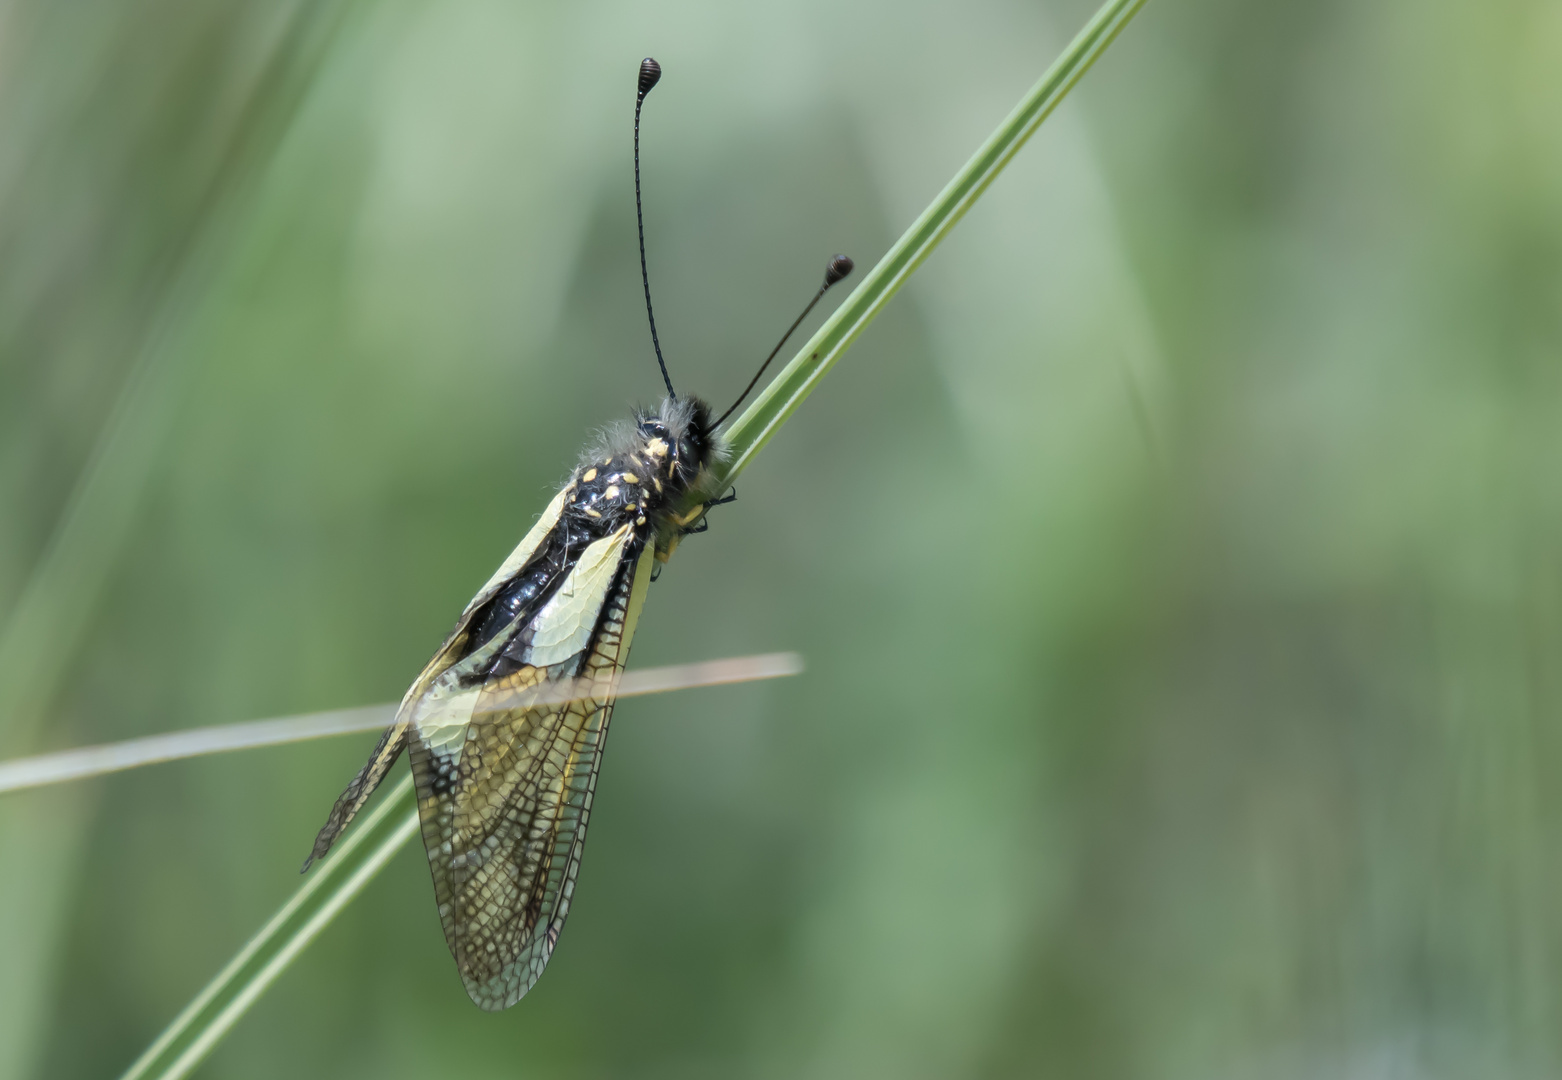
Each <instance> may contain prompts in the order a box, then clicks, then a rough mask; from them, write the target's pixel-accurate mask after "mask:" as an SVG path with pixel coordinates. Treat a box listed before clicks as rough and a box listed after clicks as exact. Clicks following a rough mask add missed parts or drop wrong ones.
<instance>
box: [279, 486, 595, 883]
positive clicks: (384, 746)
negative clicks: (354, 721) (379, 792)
mask: <svg viewBox="0 0 1562 1080" xmlns="http://www.w3.org/2000/svg"><path fill="white" fill-rule="evenodd" d="M572 490H573V485H566V486H565V488H564V490H562V491H560V492H559V493H558V494H557V495H555V496H554V497H553V501H552V502H550V503H549V504H548V505H547V507H546V508H545V509H544V510H543V512H542V516H541V517H539V518H538V519H537V521H536V523H535V524H534V525H533V526H532V527H531V529H530V531H528V532H527V534H526V535H525V536H524V537H522V538H521V542H520V543H519V544H517V545H516V546H515V550H514V551H512V552H510V555H509V557H508V558H506V559H505V560H504V562H503V564H501V565H500V567H499V569H498V570H496V571H494V574H493V576H492V577H490V578H489V579H488V582H487V584H485V585H484V586H483V587H482V588H481V589H479V590H478V593H477V595H476V596H474V597H473V598H472V602H471V603H469V604H467V606H466V610H465V611H463V612H462V613H461V618H460V619H459V620H458V621H457V622H456V628H455V629H454V630H452V631H451V632H450V636H449V637H447V638H446V639H445V643H444V644H443V645H441V646H440V648H439V651H438V652H437V653H435V654H434V658H433V659H432V660H430V661H429V662H428V664H427V665H426V666H425V667H424V668H423V671H422V673H421V674H419V675H418V677H417V679H416V680H415V681H414V682H413V684H412V686H411V687H409V688H408V690H407V693H406V695H405V696H404V697H403V698H402V699H401V707H400V708H399V709H398V710H397V713H396V722H395V723H393V724H392V725H391V726H390V727H388V728H386V729H385V734H384V735H382V736H380V741H379V743H378V745H376V746H375V748H374V751H373V753H371V754H370V755H369V760H368V762H367V763H366V764H365V765H364V767H363V768H361V769H359V770H358V775H356V776H354V777H353V778H352V780H351V782H350V783H348V785H347V790H345V791H343V792H342V794H341V796H340V797H339V798H338V799H337V800H336V804H335V805H334V806H332V807H331V813H330V814H329V815H327V817H326V820H325V825H324V826H323V827H322V828H321V829H320V833H319V835H317V836H316V837H315V843H314V847H313V848H312V849H311V850H310V852H309V857H308V858H307V859H305V860H304V870H305V871H308V869H309V867H310V864H311V863H313V862H314V861H315V860H317V859H323V858H325V856H326V853H327V852H329V851H330V850H331V846H332V845H333V844H335V843H336V841H337V838H338V837H340V836H341V835H342V832H343V831H344V830H345V829H346V828H347V826H348V825H349V824H350V823H351V822H352V820H353V818H354V817H355V816H357V813H358V811H359V810H361V809H363V805H364V804H365V803H366V802H368V801H369V796H371V795H373V794H374V789H375V788H377V787H379V786H380V781H382V780H384V779H385V774H386V773H388V772H390V768H391V766H392V765H394V764H396V759H397V758H399V757H400V756H401V751H402V747H403V746H405V745H406V743H407V741H408V739H407V736H408V728H409V717H410V716H411V714H412V713H414V712H415V710H416V708H417V706H418V704H420V703H421V702H422V701H423V700H424V699H425V698H426V697H427V696H428V694H429V692H430V688H431V687H432V686H433V685H434V683H435V682H436V681H437V680H438V679H439V678H440V676H442V675H443V674H444V673H445V672H446V671H447V670H448V669H449V668H450V667H451V665H452V663H453V662H454V660H455V657H456V656H457V655H458V654H459V653H460V651H461V645H462V642H463V641H464V635H465V634H466V632H467V629H468V626H469V624H470V622H471V619H472V615H473V613H474V612H475V611H476V610H477V609H478V608H479V607H481V606H482V605H483V604H484V603H486V602H487V601H488V600H490V599H491V598H492V597H493V596H494V594H495V593H497V592H498V591H499V589H500V588H501V587H502V586H503V585H504V583H505V582H506V581H508V580H510V579H511V578H512V577H514V576H515V575H516V574H517V573H519V572H520V571H521V569H522V568H523V567H525V566H526V564H527V563H529V562H530V561H531V559H532V556H534V555H535V554H536V553H537V549H538V548H540V547H541V546H542V543H543V541H544V540H546V539H547V537H548V534H549V533H550V532H552V530H553V527H554V526H555V525H557V524H558V520H559V514H560V513H561V512H562V510H563V507H564V503H565V501H566V500H567V499H568V498H569V495H570V492H571V491H572ZM442 705H443V707H444V711H445V712H446V714H447V715H448V716H450V718H451V719H452V720H454V719H455V718H456V717H457V716H459V715H461V709H462V704H461V703H460V702H459V701H455V702H450V701H445V702H442ZM460 722H463V723H464V720H462V721H460Z"/></svg>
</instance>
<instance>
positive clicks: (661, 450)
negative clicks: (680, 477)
mask: <svg viewBox="0 0 1562 1080" xmlns="http://www.w3.org/2000/svg"><path fill="white" fill-rule="evenodd" d="M667 450H668V446H667V441H666V440H665V439H660V438H657V439H652V440H651V441H650V442H648V443H646V444H645V452H646V453H647V454H650V455H651V456H652V457H666V456H667ZM603 464H606V462H604V463H603Z"/></svg>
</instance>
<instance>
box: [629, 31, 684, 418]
mask: <svg viewBox="0 0 1562 1080" xmlns="http://www.w3.org/2000/svg"><path fill="white" fill-rule="evenodd" d="M661 78H662V65H661V64H658V63H657V62H656V61H655V60H652V59H651V58H650V57H649V56H647V57H646V58H645V59H644V60H642V61H640V88H639V91H638V92H637V93H636V94H635V226H636V227H637V228H638V229H639V232H640V284H641V285H643V286H645V317H646V318H647V319H649V320H650V322H651V347H652V348H654V349H655V350H656V366H657V367H659V368H661V369H662V382H664V383H666V384H667V396H668V397H670V398H672V399H673V400H674V401H677V400H678V395H677V394H676V393H674V392H673V381H672V379H670V378H668V376H667V361H666V360H663V359H662V343H661V342H660V341H658V340H657V338H656V313H655V312H653V311H652V310H651V275H650V274H649V273H647V271H646V268H645V214H644V213H642V212H641V210H640V107H641V106H642V105H644V104H645V96H646V95H647V94H649V93H650V92H651V88H652V87H653V86H655V85H656V84H657V83H658V82H659V81H660V80H661Z"/></svg>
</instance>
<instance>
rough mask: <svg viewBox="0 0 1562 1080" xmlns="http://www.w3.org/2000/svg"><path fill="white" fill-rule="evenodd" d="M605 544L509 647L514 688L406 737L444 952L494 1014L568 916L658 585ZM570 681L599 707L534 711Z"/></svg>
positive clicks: (463, 706) (472, 697)
mask: <svg viewBox="0 0 1562 1080" xmlns="http://www.w3.org/2000/svg"><path fill="white" fill-rule="evenodd" d="M609 539H612V538H609ZM598 543H599V544H603V545H604V546H603V547H602V548H600V549H597V545H593V549H597V550H593V549H588V550H587V551H586V552H584V553H582V556H581V558H580V561H579V563H578V564H577V566H576V567H575V569H574V571H572V574H571V579H570V580H569V581H566V583H565V584H564V585H563V586H562V587H561V588H560V590H559V592H558V593H557V594H556V595H555V598H554V600H553V601H551V602H550V603H549V604H548V606H547V607H545V608H544V609H543V610H542V611H539V612H538V613H537V615H536V616H535V617H534V619H533V621H532V623H531V624H530V625H529V626H527V627H526V628H525V629H524V631H523V632H521V633H519V634H517V635H515V636H514V637H513V638H512V639H511V641H510V642H509V643H507V645H506V646H505V649H506V650H507V651H506V653H505V655H506V657H508V658H509V659H510V660H511V661H512V662H511V663H508V664H500V665H497V666H496V669H495V670H503V671H504V672H505V674H503V675H502V676H493V677H490V678H489V679H488V680H487V681H486V682H484V683H483V685H482V686H481V687H480V688H474V689H473V690H471V691H467V692H456V687H455V685H454V684H451V686H450V690H451V691H452V692H451V693H449V694H448V695H447V700H445V701H444V702H443V703H440V704H439V705H438V707H439V709H441V710H443V711H442V713H440V714H439V715H436V714H435V710H433V709H430V710H423V711H422V714H421V715H419V717H418V719H417V720H416V722H415V723H414V724H413V726H412V728H411V731H410V733H409V734H410V737H409V755H410V757H411V759H412V769H413V775H414V777H415V778H416V782H417V791H418V811H419V815H420V817H421V822H422V829H423V843H424V847H425V849H426V850H427V852H428V857H429V867H430V869H431V870H432V872H433V877H434V892H435V897H436V899H437V901H438V905H439V916H440V921H441V923H442V924H443V925H444V929H445V940H446V941H447V943H448V944H449V946H450V951H451V953H452V955H453V956H454V957H455V960H456V967H457V969H458V970H459V971H460V973H461V980H462V982H463V983H464V984H465V986H466V990H467V993H468V994H469V995H470V996H471V998H472V1000H473V1001H474V1002H476V1003H477V1004H478V1005H479V1006H480V1007H481V1008H484V1009H487V1010H490V1011H495V1010H498V1009H503V1008H507V1007H508V1006H510V1005H513V1004H515V1002H516V1001H518V1000H520V998H521V996H522V995H524V994H525V993H526V991H527V990H529V989H531V986H532V984H533V983H535V982H536V981H537V978H538V977H539V976H540V975H541V974H542V971H543V968H544V967H545V966H546V965H547V963H548V957H549V956H550V955H552V952H553V947H554V945H555V943H556V942H557V941H558V935H559V931H560V930H561V929H562V927H563V925H564V919H565V916H566V915H567V914H568V913H569V904H570V898H571V895H572V894H573V892H574V887H575V877H576V874H577V873H578V871H579V869H580V854H581V847H582V845H583V844H584V842H585V839H586V824H587V820H588V818H589V816H590V813H591V800H592V795H593V793H594V791H595V789H596V779H597V769H598V767H599V766H600V764H601V756H602V748H603V744H604V742H605V740H606V737H607V728H608V719H609V717H610V716H611V713H612V708H613V702H612V685H613V680H614V678H615V677H616V675H617V674H618V672H619V671H620V670H621V669H622V667H623V664H624V661H625V660H626V659H627V658H628V653H629V645H630V641H631V639H632V638H633V636H634V628H635V623H636V621H637V619H638V617H639V610H640V605H641V603H642V601H643V599H644V596H645V588H646V584H647V582H648V581H649V578H650V569H651V561H652V559H651V555H650V553H649V549H648V548H647V547H646V545H644V543H643V542H642V541H640V540H638V539H636V538H635V536H634V535H633V534H632V533H629V532H627V530H626V531H625V533H624V534H623V535H622V536H621V537H619V538H618V542H617V544H616V545H608V544H607V543H606V541H599V542H598ZM593 560H595V561H593ZM565 678H587V679H591V680H592V681H593V683H594V684H595V685H597V686H600V688H601V694H600V695H599V696H594V697H592V698H591V699H589V700H581V701H572V702H567V703H562V704H561V703H547V702H536V701H535V700H533V701H528V695H530V696H531V697H532V698H533V699H535V697H536V696H537V689H538V688H540V687H542V686H543V685H544V684H546V683H548V682H550V681H554V680H558V679H565ZM438 689H439V687H438V686H437V685H436V686H435V687H431V688H430V693H431V694H434V693H435V692H437V691H438Z"/></svg>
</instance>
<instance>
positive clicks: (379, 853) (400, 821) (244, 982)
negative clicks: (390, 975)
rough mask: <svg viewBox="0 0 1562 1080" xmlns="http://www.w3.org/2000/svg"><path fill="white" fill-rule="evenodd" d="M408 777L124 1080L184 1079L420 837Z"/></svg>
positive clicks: (199, 996)
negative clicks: (399, 853) (393, 858)
mask: <svg viewBox="0 0 1562 1080" xmlns="http://www.w3.org/2000/svg"><path fill="white" fill-rule="evenodd" d="M417 828H418V813H417V808H416V807H415V806H414V804H413V799H412V777H411V776H405V777H403V778H402V780H401V783H399V784H397V785H396V787H395V788H394V789H392V790H391V791H390V793H389V794H387V795H386V796H385V797H384V798H383V799H381V800H380V805H379V806H378V807H376V808H375V810H374V812H373V813H371V814H369V815H368V817H366V818H365V819H364V820H363V821H362V822H360V823H359V824H358V826H357V827H356V828H355V829H353V830H352V832H351V833H350V834H349V835H348V836H347V837H346V838H345V839H344V840H343V842H342V843H341V844H340V845H339V846H338V848H337V849H336V850H335V851H333V852H332V853H331V857H330V858H329V859H326V860H324V861H322V862H320V863H317V864H316V865H315V867H314V870H313V872H312V873H311V874H310V875H309V876H308V877H307V878H306V879H305V881H304V884H303V885H302V886H301V887H300V888H299V890H298V892H296V893H294V894H293V898H292V899H291V900H289V901H288V902H287V903H286V904H285V905H283V907H282V910H281V911H278V912H277V913H276V915H274V916H272V919H271V921H270V922H268V923H267V924H266V925H265V926H264V927H262V928H261V930H260V933H258V934H256V935H255V936H254V937H253V938H251V939H250V941H249V944H247V945H245V946H244V948H243V949H242V950H241V951H240V952H239V954H238V955H237V956H235V957H234V958H233V960H232V961H230V962H229V964H228V966H227V967H225V968H223V969H222V971H221V972H219V973H218V975H217V977H216V978H215V979H213V980H212V981H211V982H210V983H208V984H207V986H206V988H205V989H204V990H202V991H201V992H200V994H199V995H198V996H197V997H196V998H195V1000H194V1001H192V1002H190V1004H189V1005H188V1006H187V1007H186V1008H185V1010H184V1012H182V1013H180V1014H179V1016H178V1017H177V1018H175V1020H174V1022H173V1023H172V1024H170V1025H168V1028H167V1029H166V1030H165V1031H164V1032H163V1034H162V1035H161V1036H159V1037H158V1039H157V1041H156V1042H155V1043H153V1044H152V1045H151V1046H150V1047H148V1048H147V1051H146V1053H144V1054H142V1055H141V1057H140V1058H139V1059H138V1060H137V1061H136V1063H135V1064H134V1065H132V1066H130V1068H129V1069H128V1070H127V1071H126V1072H125V1077H124V1080H142V1078H147V1077H161V1078H165V1080H172V1078H174V1077H179V1076H185V1075H187V1074H188V1073H189V1072H190V1070H191V1069H193V1068H195V1067H196V1066H197V1065H198V1064H200V1062H201V1060H202V1059H203V1058H205V1057H206V1055H207V1054H209V1053H210V1052H211V1049H212V1047H213V1046H215V1045H217V1042H218V1040H220V1039H221V1038H222V1037H223V1036H224V1035H226V1034H227V1033H228V1029H229V1028H231V1027H232V1026H233V1025H234V1024H235V1023H236V1022H237V1021H238V1019H239V1017H240V1016H243V1015H244V1012H245V1010H246V1009H248V1008H249V1007H250V1006H251V1005H252V1004H254V1003H255V1000H256V999H257V998H259V997H260V995H261V994H263V993H265V991H266V988H267V987H269V986H270V985H271V984H272V983H273V982H275V981H276V978H277V976H278V975H280V974H282V972H283V971H284V970H285V969H286V968H287V966H288V965H289V964H291V963H292V962H293V960H294V958H296V957H297V956H298V954H299V953H301V952H302V951H303V950H304V948H305V947H306V946H307V945H308V944H309V943H310V942H311V941H313V940H314V939H315V937H316V935H318V934H319V933H320V931H321V930H324V929H325V927H326V925H327V924H328V923H330V921H331V920H332V919H334V918H335V917H336V914H337V912H339V911H341V910H342V908H344V907H346V906H347V904H348V903H349V902H351V900H352V899H353V897H355V896H357V895H358V893H360V892H361V891H362V890H363V887H364V886H365V885H367V884H368V883H369V880H370V879H371V878H373V877H374V875H375V874H377V873H379V871H380V869H381V868H382V867H383V866H384V865H385V864H386V863H387V862H389V861H390V858H391V856H392V855H394V854H396V852H397V851H399V850H400V849H401V846H402V845H403V844H405V843H406V842H407V841H408V840H409V839H411V838H412V835H413V833H415V832H417Z"/></svg>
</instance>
